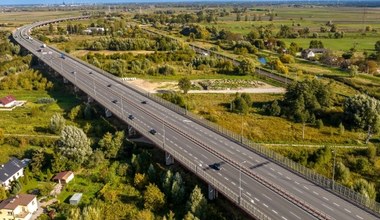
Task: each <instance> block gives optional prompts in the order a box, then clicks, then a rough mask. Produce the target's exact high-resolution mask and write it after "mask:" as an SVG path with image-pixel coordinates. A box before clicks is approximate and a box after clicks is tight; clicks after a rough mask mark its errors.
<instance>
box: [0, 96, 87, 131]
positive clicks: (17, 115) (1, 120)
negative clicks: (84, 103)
mask: <svg viewBox="0 0 380 220" xmlns="http://www.w3.org/2000/svg"><path fill="white" fill-rule="evenodd" d="M8 94H12V95H13V96H14V97H15V98H16V99H17V100H25V101H27V102H26V104H25V105H24V106H22V107H18V108H16V109H14V110H13V111H1V112H0V114H1V117H0V128H2V129H4V131H5V133H7V134H45V133H46V128H47V126H48V124H49V122H50V118H51V116H52V115H53V114H54V113H55V112H59V113H64V112H65V111H68V110H70V109H71V108H72V107H73V106H75V105H77V104H79V103H80V101H79V100H77V99H76V98H75V96H74V95H67V94H63V93H61V92H59V91H56V92H51V93H49V92H47V91H25V90H8V91H4V90H0V97H4V96H5V95H8ZM45 97H49V98H54V99H56V100H57V102H56V103H53V104H50V105H48V106H47V108H46V109H45V108H42V106H43V104H37V103H35V102H36V100H37V99H38V98H45ZM40 108H41V109H43V110H38V111H37V113H36V114H35V115H33V114H32V110H33V109H40Z"/></svg>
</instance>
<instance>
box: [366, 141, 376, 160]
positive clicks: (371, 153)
mask: <svg viewBox="0 0 380 220" xmlns="http://www.w3.org/2000/svg"><path fill="white" fill-rule="evenodd" d="M376 150H377V148H376V147H375V146H373V145H370V146H368V148H367V150H366V151H367V152H366V153H367V157H368V160H369V161H371V162H374V161H375V158H376V154H377V153H376Z"/></svg>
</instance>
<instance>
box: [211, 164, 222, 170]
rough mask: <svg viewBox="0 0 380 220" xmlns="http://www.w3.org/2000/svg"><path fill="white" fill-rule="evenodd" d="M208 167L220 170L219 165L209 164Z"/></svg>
mask: <svg viewBox="0 0 380 220" xmlns="http://www.w3.org/2000/svg"><path fill="white" fill-rule="evenodd" d="M210 167H211V168H212V169H214V170H220V169H221V168H220V163H214V164H211V165H210Z"/></svg>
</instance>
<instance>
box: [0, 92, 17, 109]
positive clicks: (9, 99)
mask: <svg viewBox="0 0 380 220" xmlns="http://www.w3.org/2000/svg"><path fill="white" fill-rule="evenodd" d="M15 102H16V99H15V97H13V96H11V95H8V96H5V97H4V98H1V99H0V107H3V108H9V107H13V106H14V105H15Z"/></svg>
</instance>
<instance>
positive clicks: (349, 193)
mask: <svg viewBox="0 0 380 220" xmlns="http://www.w3.org/2000/svg"><path fill="white" fill-rule="evenodd" d="M60 20H61V21H63V20H64V19H60ZM55 22H57V21H55ZM48 23H49V22H47V23H46V24H48ZM51 49H53V50H55V51H57V52H59V53H62V52H61V51H59V50H57V49H55V48H51ZM68 58H70V59H74V60H76V61H78V62H80V63H82V64H84V65H86V66H87V67H88V68H90V69H93V70H95V71H98V72H102V73H103V74H104V75H106V76H108V77H109V78H111V79H113V80H115V81H118V82H121V80H120V78H117V77H115V76H113V75H111V74H109V73H107V72H105V71H104V70H101V69H99V68H97V67H94V66H91V65H89V64H88V63H86V62H84V61H82V60H80V59H77V58H72V57H69V56H68ZM127 86H128V87H129V88H131V89H133V90H134V91H136V92H138V93H140V94H141V95H144V96H145V97H147V98H150V99H152V100H154V101H156V102H157V103H159V104H161V105H163V106H165V107H167V108H169V109H171V110H172V111H175V112H177V113H179V114H181V115H183V116H185V117H187V118H189V119H191V120H193V121H195V122H197V123H198V124H200V125H202V126H204V127H206V128H209V129H211V130H213V131H214V132H216V133H218V134H220V135H222V136H224V137H226V138H228V139H229V140H231V141H234V142H235V143H239V144H240V145H241V146H243V147H245V148H247V149H249V150H252V151H253V152H255V153H257V154H259V155H261V156H263V157H265V158H267V159H268V160H271V161H272V162H275V163H276V164H278V165H280V166H282V167H284V168H286V169H288V170H290V171H292V172H294V173H296V174H298V175H299V176H301V177H303V178H305V179H307V180H309V181H311V182H313V183H315V184H317V185H319V186H321V187H323V188H325V189H327V190H329V191H331V192H333V193H335V194H336V195H338V196H340V197H341V198H343V199H346V200H348V201H350V202H352V203H354V204H356V205H358V206H359V207H361V208H363V209H366V210H368V211H370V212H371V213H373V214H375V215H377V216H380V204H379V203H378V202H376V201H375V200H370V199H368V198H367V197H365V196H364V195H362V194H360V193H358V192H356V191H354V190H352V189H350V188H348V187H345V186H343V185H341V184H339V183H336V182H335V183H334V187H333V188H332V180H331V179H328V178H326V177H324V176H322V175H320V174H318V173H316V172H315V171H313V170H311V169H309V168H306V167H305V166H303V165H300V164H298V163H296V162H294V161H292V160H290V159H288V158H286V157H284V156H282V155H280V154H277V153H275V152H274V151H272V150H269V149H267V148H266V147H264V146H261V145H259V144H256V143H255V142H253V141H251V140H248V139H246V138H244V137H241V135H238V134H236V133H234V132H231V131H229V130H227V129H225V128H223V127H221V126H219V125H217V124H215V123H213V122H210V121H207V120H205V119H203V118H201V117H199V116H198V115H195V114H193V113H191V112H188V111H187V110H186V109H184V108H181V107H179V106H177V105H174V104H172V103H170V102H168V101H166V100H164V99H162V98H160V97H158V96H155V95H152V94H150V93H146V92H145V91H143V90H141V89H140V88H137V87H135V86H132V85H130V84H127ZM143 133H144V132H143Z"/></svg>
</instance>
